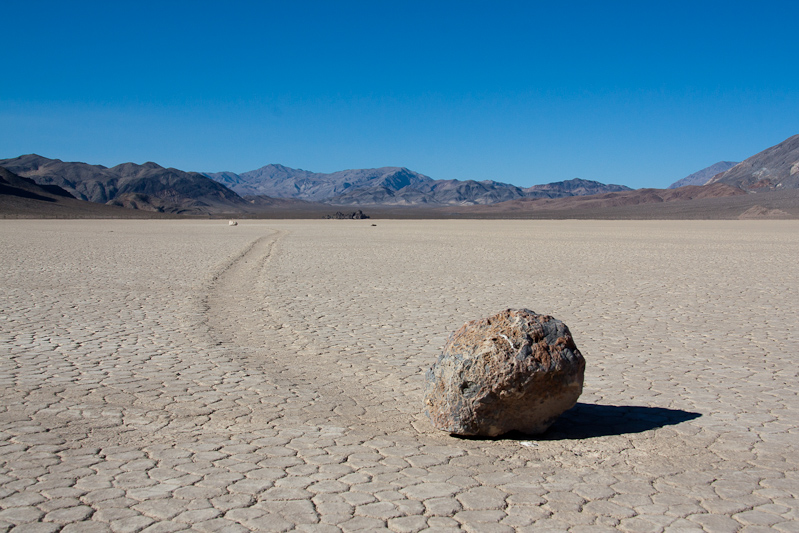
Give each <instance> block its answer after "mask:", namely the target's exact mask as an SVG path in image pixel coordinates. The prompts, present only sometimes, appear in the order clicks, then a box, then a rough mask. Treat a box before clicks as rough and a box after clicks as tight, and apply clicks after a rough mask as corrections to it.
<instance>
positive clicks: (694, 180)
mask: <svg viewBox="0 0 799 533" xmlns="http://www.w3.org/2000/svg"><path fill="white" fill-rule="evenodd" d="M737 164H738V163H736V162H734V161H719V162H718V163H715V164H713V165H710V166H709V167H707V168H703V169H702V170H700V171H699V172H694V173H693V174H691V175H690V176H685V177H684V178H683V179H681V180H678V181H675V182H674V183H672V184H671V185H669V186H668V187H666V188H667V189H677V188H679V187H685V186H687V185H704V184H705V183H707V182H708V181H709V180H710V178H712V177H713V176H715V175H716V174H718V173H720V172H725V171H727V170H729V169H731V168H732V167H734V166H735V165H737Z"/></svg>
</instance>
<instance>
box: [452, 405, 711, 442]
mask: <svg viewBox="0 0 799 533" xmlns="http://www.w3.org/2000/svg"><path fill="white" fill-rule="evenodd" d="M700 416H702V415H701V414H700V413H692V412H690V411H683V410H681V409H666V408H665V407H644V406H641V405H596V404H590V403H578V404H577V405H575V406H574V407H572V408H571V409H569V410H568V411H566V412H565V413H563V414H562V415H560V417H559V418H558V420H557V421H556V422H555V423H554V424H553V425H552V427H550V428H549V429H548V430H547V431H546V432H545V433H542V434H540V435H526V434H524V433H521V432H518V431H511V432H510V433H506V434H504V435H501V436H499V437H496V439H497V440H539V441H542V440H543V441H545V440H577V439H590V438H594V437H609V436H612V435H626V434H629V433H642V432H644V431H649V430H650V429H657V428H662V427H664V426H673V425H675V424H680V423H682V422H687V421H688V420H693V419H695V418H699V417H700ZM463 438H475V437H463Z"/></svg>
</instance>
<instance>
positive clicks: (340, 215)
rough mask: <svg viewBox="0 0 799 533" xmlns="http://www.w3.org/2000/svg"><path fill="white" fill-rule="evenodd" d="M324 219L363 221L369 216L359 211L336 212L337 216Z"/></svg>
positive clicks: (328, 216)
mask: <svg viewBox="0 0 799 533" xmlns="http://www.w3.org/2000/svg"><path fill="white" fill-rule="evenodd" d="M324 218H334V219H337V220H349V219H352V220H363V219H365V218H369V215H366V214H364V212H363V211H361V210H360V209H358V210H357V211H355V212H354V213H342V212H341V211H336V214H335V215H325V216H324Z"/></svg>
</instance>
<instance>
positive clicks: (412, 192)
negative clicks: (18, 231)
mask: <svg viewBox="0 0 799 533" xmlns="http://www.w3.org/2000/svg"><path fill="white" fill-rule="evenodd" d="M731 165H732V166H731ZM0 167H2V168H3V169H5V170H4V174H3V176H4V177H3V178H2V179H3V180H4V181H3V182H0V196H2V197H3V202H2V203H3V205H5V206H9V205H12V204H13V203H14V202H22V200H23V199H24V200H25V202H26V204H25V205H28V206H32V205H41V206H51V207H52V206H53V205H55V204H58V205H61V204H65V205H66V204H69V205H73V204H72V203H70V202H79V201H81V200H82V201H86V202H91V203H96V204H108V205H109V206H118V207H125V208H129V209H133V210H138V211H149V212H155V213H167V214H177V215H193V216H198V215H199V216H225V215H227V214H230V215H231V216H235V215H238V216H281V217H282V216H286V217H294V216H300V215H302V216H313V217H315V216H316V215H317V214H318V213H320V212H322V211H324V210H327V209H329V206H369V208H370V209H382V210H383V211H384V212H389V211H387V210H391V213H393V214H394V215H397V216H406V215H405V214H402V215H398V213H400V211H397V210H401V209H404V208H406V207H428V208H430V209H432V210H427V211H428V214H427V215H425V216H428V215H430V214H433V213H439V214H442V215H446V214H447V213H455V212H456V211H453V210H452V209H456V210H460V211H457V212H458V213H461V212H462V213H467V212H472V213H478V212H479V213H483V214H485V213H489V212H496V213H501V212H503V210H506V209H511V210H512V211H514V212H523V211H527V210H541V209H542V206H545V207H546V209H545V210H546V211H547V212H549V211H552V210H562V209H571V207H569V206H572V207H574V206H580V209H583V210H585V209H591V210H596V209H607V208H619V207H621V206H636V205H647V204H651V205H653V204H657V203H673V202H688V201H693V202H696V201H697V200H701V201H703V202H710V201H712V200H713V199H717V198H731V197H735V196H740V195H742V194H745V193H759V194H758V195H757V196H758V197H759V198H762V199H763V202H766V200H767V199H770V198H772V197H773V195H771V194H765V193H774V194H777V195H778V196H779V194H781V191H786V190H793V191H794V192H797V191H799V135H796V136H793V137H790V138H789V139H786V140H785V141H783V142H782V143H780V144H778V145H775V146H772V147H771V148H768V149H766V150H764V151H762V152H760V153H758V154H756V155H754V156H752V157H750V158H748V159H746V160H745V161H743V162H741V163H737V164H735V163H732V162H720V163H717V164H716V165H713V166H711V167H708V168H707V169H703V170H702V171H699V172H697V173H695V174H692V175H691V176H688V177H686V178H684V179H683V180H680V181H678V182H675V183H674V184H672V186H671V188H672V189H673V190H674V191H675V192H667V191H668V190H663V189H639V190H636V191H633V190H632V189H630V188H629V187H625V186H623V185H606V184H603V183H599V182H596V181H589V180H583V179H573V180H567V181H560V182H555V183H549V184H543V185H535V186H533V187H527V188H522V187H517V186H515V185H511V184H508V183H502V182H497V181H492V180H484V181H473V180H466V181H460V180H434V179H432V178H430V177H428V176H425V175H423V174H419V173H418V172H414V171H412V170H409V169H407V168H403V167H382V168H377V169H356V170H343V171H339V172H333V173H330V174H324V173H316V172H310V171H307V170H302V169H293V168H289V167H285V166H283V165H267V166H265V167H261V168H259V169H257V170H253V171H250V172H245V173H242V174H235V173H232V172H218V173H198V172H185V171H182V170H178V169H175V168H164V167H162V166H160V165H158V164H156V163H152V162H148V163H145V164H143V165H138V164H135V163H124V164H121V165H117V166H114V167H111V168H108V167H105V166H102V165H91V164H87V163H70V162H64V161H61V160H59V159H48V158H46V157H42V156H39V155H36V154H29V155H23V156H19V157H15V158H11V159H3V160H0ZM725 168H726V170H725ZM719 169H722V170H721V171H719V172H716V171H718V170H719ZM708 176H711V177H710V178H708ZM20 180H22V181H20ZM689 182H694V183H702V182H707V185H704V186H699V187H697V186H696V185H689V186H681V185H682V184H684V183H689ZM677 191H680V192H677ZM70 196H71V197H73V198H70ZM789 196H791V198H793V197H794V196H795V195H789ZM783 197H784V198H787V197H788V196H785V195H784V194H783ZM773 198H777V197H773ZM784 198H783V199H784ZM37 202H39V204H37ZM54 202H55V203H54ZM747 202H749V201H748V200H747V201H744V200H736V201H735V202H734V205H735V206H738V207H740V206H743V205H744V204H746V203H747ZM768 202H771V200H768ZM768 202H766V203H768ZM781 202H782V203H781V204H780V205H782V206H783V207H787V208H788V209H789V211H790V212H793V211H792V210H793V207H792V205H793V204H790V203H789V204H785V203H784V202H783V201H782V200H781ZM728 203H729V202H728ZM749 203H751V202H749ZM761 203H762V202H761ZM729 205H733V204H729ZM470 207H473V208H475V209H477V208H480V207H483V208H485V209H482V210H481V209H477V210H472V211H469V208H470ZM738 207H734V208H733V207H731V208H730V209H738ZM749 207H752V208H753V209H754V208H756V209H755V210H754V211H753V212H754V213H760V212H770V211H769V209H770V208H768V206H764V205H760V204H757V205H755V204H753V205H750V206H749ZM450 208H452V209H450ZM31 209H33V208H31ZM448 209H449V210H448ZM763 209H765V211H763ZM435 210H438V211H435ZM34 211H35V210H34ZM592 212H593V211H592ZM270 213H271V215H270ZM0 214H2V213H0ZM447 216H448V215H447ZM481 216H482V215H481ZM725 216H726V215H725Z"/></svg>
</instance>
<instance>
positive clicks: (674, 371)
mask: <svg viewBox="0 0 799 533" xmlns="http://www.w3.org/2000/svg"><path fill="white" fill-rule="evenodd" d="M372 223H375V224H376V226H372ZM798 230H799V224H797V223H796V222H791V221H784V222H767V221H759V222H755V221H752V222H743V221H735V222H568V221H567V222H541V221H534V222H502V221H494V222H477V221H473V222H462V221H458V222H441V221H414V222H399V221H383V220H380V221H376V222H375V221H305V222H282V221H242V222H240V224H239V225H238V226H236V227H230V226H228V225H227V221H203V222H197V221H166V222H165V221H157V222H152V221H3V222H0V258H2V263H1V264H2V269H1V270H0V383H1V388H0V391H1V392H0V394H1V395H2V396H0V398H2V400H1V401H0V402H1V403H0V531H9V530H10V531H24V532H50V531H62V532H64V533H69V532H94V531H114V532H133V531H146V532H169V531H186V530H191V531H225V532H227V531H231V532H235V531H247V530H258V531H286V530H298V531H320V532H325V531H356V530H369V531H377V530H381V529H385V530H391V531H395V532H415V531H442V532H443V531H458V530H466V531H480V532H492V531H546V530H557V531H574V532H577V531H591V532H594V531H602V530H622V531H664V530H665V531H691V530H697V531H701V530H705V531H773V530H777V531H799V505H798V504H797V497H799V453H797V452H799V449H797V448H799V430H797V423H799V399H797V388H798V387H797V360H798V358H799V353H798V352H799V342H798V341H797V325H799V294H798V293H797V292H798V291H799V279H797V272H799V269H797V259H799V231H798ZM508 307H527V308H530V309H532V310H533V311H536V312H539V313H548V314H552V315H554V316H555V317H557V318H559V319H561V320H563V321H564V322H565V323H566V324H568V325H569V327H570V328H571V330H572V333H573V334H574V337H575V340H576V342H577V345H578V346H579V347H580V349H581V350H582V352H583V354H584V355H585V358H586V360H587V369H586V386H585V391H584V393H583V396H582V397H581V399H580V403H578V405H577V407H576V408H575V409H573V410H572V411H570V412H568V413H566V414H565V415H564V416H563V417H562V418H561V419H560V420H559V421H558V422H557V423H556V425H555V426H554V427H553V428H552V429H551V430H550V431H549V432H548V433H547V434H545V435H543V436H542V437H539V438H531V437H525V436H520V435H513V436H510V437H508V438H505V439H503V440H466V439H459V438H454V437H450V436H449V435H446V434H443V433H441V432H438V431H436V430H434V429H432V428H431V427H430V425H429V423H428V422H427V420H426V418H425V416H424V415H423V413H422V389H423V372H424V370H425V369H426V368H427V367H428V366H429V365H431V364H432V363H433V362H434V360H435V358H436V356H437V354H438V352H439V350H440V349H441V347H442V346H443V344H444V342H445V341H446V336H447V335H448V333H449V332H451V331H453V330H455V329H456V328H458V327H459V326H460V325H461V324H462V323H463V322H465V321H467V320H471V319H475V318H479V317H482V316H486V315H489V314H492V313H496V312H498V311H500V310H502V309H504V308H508Z"/></svg>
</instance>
